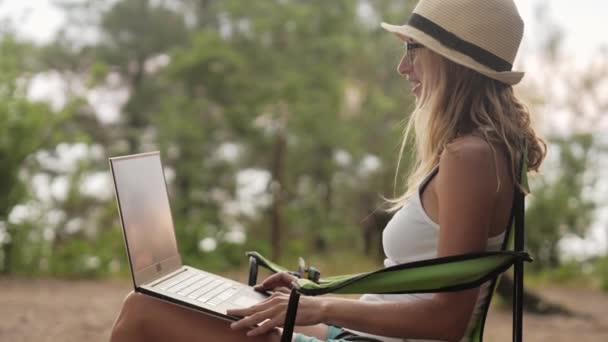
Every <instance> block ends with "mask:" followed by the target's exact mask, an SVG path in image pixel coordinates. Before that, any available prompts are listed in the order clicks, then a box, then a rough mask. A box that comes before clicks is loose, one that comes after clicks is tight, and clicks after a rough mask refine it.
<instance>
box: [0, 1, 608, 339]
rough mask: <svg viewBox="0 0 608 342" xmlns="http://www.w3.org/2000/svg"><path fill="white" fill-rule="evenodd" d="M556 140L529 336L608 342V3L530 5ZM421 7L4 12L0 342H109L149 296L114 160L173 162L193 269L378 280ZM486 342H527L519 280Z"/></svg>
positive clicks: (20, 6) (169, 5)
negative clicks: (405, 42) (136, 296)
mask: <svg viewBox="0 0 608 342" xmlns="http://www.w3.org/2000/svg"><path fill="white" fill-rule="evenodd" d="M516 3H517V5H518V7H519V10H520V13H521V15H522V17H523V18H524V21H525V22H526V32H525V36H524V43H523V45H522V48H521V50H520V53H519V55H518V59H517V61H516V67H515V69H518V70H524V71H526V77H525V78H524V81H523V82H522V83H521V85H518V86H517V87H516V91H517V93H518V95H519V96H520V97H521V99H522V100H523V101H524V102H525V103H526V104H527V105H528V106H529V108H530V110H531V111H532V113H533V115H534V117H533V120H534V122H535V126H536V128H537V130H538V131H539V132H540V133H541V135H542V136H543V137H544V138H545V139H546V140H547V142H548V145H549V154H548V158H547V160H546V162H545V163H544V165H543V167H542V172H541V173H540V174H538V175H535V176H533V177H532V179H531V187H532V195H531V196H529V197H528V202H527V232H526V233H527V248H528V249H529V250H530V252H531V254H532V255H533V256H534V258H535V262H534V263H532V264H528V265H527V269H526V272H527V279H526V290H527V297H526V308H527V311H528V313H527V314H526V316H525V317H526V318H525V322H526V323H525V324H526V325H525V332H524V336H525V337H526V340H529V341H546V340H551V341H561V340H563V341H570V340H572V339H574V338H576V339H577V340H578V341H605V340H608V319H606V315H605V314H606V313H608V311H606V309H605V308H606V307H608V297H607V295H606V294H608V256H607V255H608V253H607V252H608V210H607V208H608V207H607V205H608V197H607V196H606V195H605V194H606V193H608V181H607V179H606V178H605V177H602V176H601V175H602V174H603V171H602V170H605V169H606V168H607V167H608V138H607V136H608V135H607V134H606V133H608V115H607V114H608V79H607V77H608V58H607V57H608V48H607V47H608V36H606V35H605V34H603V33H604V32H605V31H606V29H607V28H608V24H606V23H605V15H606V13H608V3H604V2H599V1H591V0H580V1H577V2H570V1H565V0H552V1H544V0H527V1H526V0H516ZM414 5H415V1H406V0H382V1H381V0H332V1H322V0H261V1H238V0H156V1H154V0H89V1H86V0H20V1H18V0H0V131H1V134H0V290H1V291H0V340H2V341H31V340H32V341H33V340H36V341H59V340H61V341H79V340H83V339H88V340H90V341H105V340H107V337H108V335H107V334H108V332H109V329H110V327H111V325H112V321H113V319H114V317H115V315H116V313H117V312H118V310H119V308H120V304H121V301H122V299H123V298H124V296H125V295H126V293H127V292H128V291H129V290H130V287H131V284H130V283H129V270H128V264H127V259H126V255H125V250H124V242H123V237H122V233H121V230H120V223H119V220H118V212H117V207H116V204H115V200H114V190H113V185H112V181H111V176H110V173H109V169H108V163H107V158H108V157H112V156H118V155H124V154H131V153H139V152H147V151H154V150H160V151H161V154H162V158H163V162H164V165H165V175H166V178H167V183H168V188H169V192H170V198H171V206H172V212H173V218H174V222H175V227H176V234H177V238H178V244H179V248H180V251H181V254H182V258H183V259H184V262H185V263H187V264H190V265H193V266H199V267H203V268H206V269H210V270H213V271H217V272H220V273H223V274H226V275H229V276H232V277H235V278H239V279H244V278H245V274H246V273H245V272H246V267H247V265H246V261H247V260H246V258H245V257H244V253H245V251H248V250H257V251H260V252H262V253H263V254H265V255H268V256H270V257H272V258H273V259H274V260H278V261H279V262H281V263H282V264H284V265H292V266H294V267H295V266H296V260H297V257H298V256H305V257H306V260H307V261H308V262H309V263H310V264H313V265H315V266H317V267H318V268H320V269H321V271H322V273H323V274H324V275H329V274H338V273H347V272H359V271H365V270H370V269H373V268H377V267H380V266H381V265H382V259H383V253H382V248H381V233H382V229H383V227H384V225H385V224H386V222H387V221H388V219H390V217H389V216H388V215H387V214H385V213H384V212H383V211H381V210H378V208H379V207H380V206H381V205H382V203H383V200H382V197H383V196H384V197H391V196H394V195H395V194H397V193H400V192H401V191H402V190H403V184H404V181H403V177H404V175H405V172H406V171H407V169H408V165H407V164H408V163H409V160H410V159H409V157H410V156H411V154H410V151H411V148H406V152H405V154H404V156H403V157H404V163H402V164H405V165H402V167H401V169H400V170H399V175H398V176H397V177H395V173H396V166H397V165H396V160H397V157H398V148H399V143H400V140H401V135H402V131H403V127H404V120H405V119H406V118H407V116H408V114H409V112H410V111H411V110H412V108H413V100H414V99H413V97H412V96H411V95H410V91H409V85H408V83H407V82H406V81H405V80H404V79H403V78H401V77H399V76H398V75H397V73H396V72H395V70H396V65H397V63H398V61H399V59H400V57H401V54H402V45H401V44H400V43H399V42H398V41H397V40H396V39H395V38H394V36H392V35H391V34H388V33H386V32H384V31H383V30H381V29H380V28H379V23H380V22H381V21H387V22H391V23H403V22H405V20H406V19H407V17H408V16H409V13H410V12H411V10H412V8H413V6H414ZM505 279H506V280H507V281H505V282H504V283H503V284H502V286H501V288H500V289H499V295H500V296H498V298H497V300H496V301H495V302H494V305H493V308H492V313H491V314H490V319H489V323H488V327H487V328H486V330H487V331H486V339H487V340H489V341H507V340H510V333H511V330H510V329H511V328H510V324H511V316H510V311H509V309H510V307H509V305H510V302H509V298H508V293H509V290H508V287H509V283H508V277H507V278H505Z"/></svg>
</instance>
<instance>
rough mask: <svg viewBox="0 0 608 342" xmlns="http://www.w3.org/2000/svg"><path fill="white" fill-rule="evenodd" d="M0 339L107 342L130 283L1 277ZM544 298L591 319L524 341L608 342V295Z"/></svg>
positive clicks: (501, 319) (555, 320) (555, 324)
mask: <svg viewBox="0 0 608 342" xmlns="http://www.w3.org/2000/svg"><path fill="white" fill-rule="evenodd" d="M0 290H1V291H0V341H11V342H13V341H14V342H18V341H36V342H45V341H62V342H76V341H78V342H80V341H86V342H97V341H100V342H101V341H107V340H108V334H109V329H110V327H111V326H112V322H113V320H114V317H115V315H116V313H117V311H118V310H119V308H120V305H121V302H122V299H123V298H124V296H125V295H126V294H127V293H128V292H129V290H130V284H129V283H127V282H110V281H101V282H100V281H65V280H51V279H37V280H24V279H3V278H0ZM543 293H544V295H545V296H546V297H547V298H549V299H551V300H554V301H556V302H559V303H562V304H563V305H565V306H567V307H569V308H571V309H573V310H576V311H577V312H580V313H583V314H584V315H587V316H588V317H587V318H583V317H579V318H568V317H560V316H553V317H541V316H534V315H526V316H525V324H524V340H525V341H526V342H533V341H543V342H544V341H557V342H560V341H564V342H565V341H568V342H572V341H576V342H588V341H593V342H596V341H597V342H603V341H608V295H606V294H601V293H597V292H592V291H581V290H572V289H566V288H551V289H545V290H543ZM510 340H511V313H510V312H503V311H500V310H496V309H494V310H493V312H491V313H490V316H489V319H488V323H487V326H486V339H485V341H488V342H494V341H496V342H502V341H510Z"/></svg>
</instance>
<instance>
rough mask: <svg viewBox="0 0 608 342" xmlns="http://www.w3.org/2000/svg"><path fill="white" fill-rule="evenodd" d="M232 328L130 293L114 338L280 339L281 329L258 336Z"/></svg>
mask: <svg viewBox="0 0 608 342" xmlns="http://www.w3.org/2000/svg"><path fill="white" fill-rule="evenodd" d="M245 333H246V331H235V330H232V329H230V322H228V321H225V320H222V319H219V318H217V317H214V316H211V315H205V314H203V313H200V312H197V311H194V310H190V309H187V308H184V307H181V306H178V305H174V304H171V303H168V302H165V301H161V300H159V299H156V298H153V297H150V296H146V295H143V294H139V293H130V294H129V295H128V296H127V298H126V299H125V302H124V304H123V307H122V309H121V312H120V313H119V315H118V318H117V319H116V322H115V323H114V328H113V330H112V339H111V340H112V341H113V342H122V341H138V340H142V341H144V340H145V341H176V342H178V341H188V342H195V341H226V342H230V341H251V342H274V341H279V340H280V331H278V330H277V331H273V332H270V333H268V334H265V335H263V336H258V337H256V338H251V337H247V336H246V335H245Z"/></svg>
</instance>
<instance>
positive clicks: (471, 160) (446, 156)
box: [440, 134, 494, 166]
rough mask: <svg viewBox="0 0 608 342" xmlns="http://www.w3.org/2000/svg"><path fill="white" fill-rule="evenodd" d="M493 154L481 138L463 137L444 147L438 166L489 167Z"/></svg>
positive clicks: (488, 144) (490, 147)
mask: <svg viewBox="0 0 608 342" xmlns="http://www.w3.org/2000/svg"><path fill="white" fill-rule="evenodd" d="M493 153H494V152H493V149H492V146H491V145H490V143H488V142H487V141H486V140H485V139H483V138H482V137H479V136H476V135H472V134H471V135H465V136H461V137H458V138H456V139H454V140H452V141H451V142H450V143H448V144H447V145H446V147H445V148H444V150H443V152H442V153H441V158H440V164H446V163H449V164H452V163H459V164H460V163H464V164H468V165H469V166H490V165H492V163H493V161H494V156H493ZM465 166H466V165H465Z"/></svg>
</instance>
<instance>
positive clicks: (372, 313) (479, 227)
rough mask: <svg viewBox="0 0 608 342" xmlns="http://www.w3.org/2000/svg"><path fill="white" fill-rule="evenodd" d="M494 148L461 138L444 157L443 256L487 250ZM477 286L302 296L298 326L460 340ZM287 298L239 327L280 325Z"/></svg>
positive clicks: (252, 313)
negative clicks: (429, 292) (403, 294)
mask: <svg viewBox="0 0 608 342" xmlns="http://www.w3.org/2000/svg"><path fill="white" fill-rule="evenodd" d="M493 160H494V159H493V156H492V153H491V149H490V147H489V145H488V144H487V143H485V141H483V140H481V139H479V138H468V137H467V138H464V139H459V140H458V141H456V142H455V143H452V144H451V145H449V146H448V147H447V148H446V150H445V151H444V153H443V154H442V156H441V160H440V166H439V175H438V176H437V177H438V178H437V186H436V187H435V192H436V193H435V195H436V197H437V198H438V209H439V210H438V212H439V225H440V227H441V228H440V233H439V241H438V256H439V257H442V256H449V255H456V254H464V253H472V252H479V251H483V250H485V248H486V243H487V239H488V231H489V226H490V224H491V221H492V218H493V216H494V210H495V203H496V196H497V193H496V188H497V180H496V176H495V175H496V172H495V169H494V162H493ZM478 293H479V290H478V289H472V290H465V291H459V292H452V293H438V294H435V295H434V296H432V297H431V298H429V299H421V300H416V301H411V302H364V301H358V300H352V299H342V298H324V297H319V298H311V297H301V299H300V305H299V308H298V315H297V320H296V324H298V325H312V324H317V323H328V324H334V325H337V326H341V327H345V328H351V329H354V330H358V331H363V332H368V333H372V334H377V335H381V336H393V337H406V338H430V339H440V340H449V341H454V340H459V339H460V338H461V337H462V336H463V335H464V333H465V331H466V328H467V324H468V322H469V320H470V317H471V314H472V312H473V308H474V306H475V301H476V299H477V295H478ZM287 301H288V296H287V295H285V294H276V295H274V296H273V297H272V298H270V299H269V300H268V301H266V302H264V303H261V304H258V305H256V306H254V307H252V308H248V309H243V310H237V312H234V314H237V315H243V316H248V317H246V318H244V319H242V320H241V321H239V322H237V323H233V327H234V328H244V327H251V326H253V325H254V324H257V323H260V322H262V321H264V320H266V319H269V321H268V322H266V323H265V324H263V325H262V326H261V327H258V328H255V329H253V330H252V331H250V333H251V334H252V335H257V334H260V333H263V332H265V331H267V330H270V329H271V328H273V327H274V326H280V325H281V324H282V323H283V320H284V317H285V310H286V307H287Z"/></svg>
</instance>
